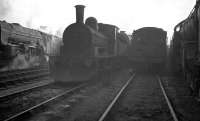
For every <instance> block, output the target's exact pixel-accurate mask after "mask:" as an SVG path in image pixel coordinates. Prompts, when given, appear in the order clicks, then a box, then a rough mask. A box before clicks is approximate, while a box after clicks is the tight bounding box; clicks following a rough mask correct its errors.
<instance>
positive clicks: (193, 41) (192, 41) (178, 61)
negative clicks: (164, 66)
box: [170, 0, 200, 96]
mask: <svg viewBox="0 0 200 121" xmlns="http://www.w3.org/2000/svg"><path fill="white" fill-rule="evenodd" d="M199 2H200V1H199V0H197V2H196V4H195V6H194V8H193V9H192V11H191V13H190V15H189V16H188V17H187V18H186V19H185V20H183V21H182V22H180V23H179V24H177V25H176V26H175V28H174V34H173V38H172V41H171V45H170V57H171V71H172V72H173V73H175V74H177V73H179V74H180V72H181V73H182V74H183V76H184V78H185V80H186V81H187V82H188V85H189V86H190V88H191V91H192V92H193V94H194V96H198V95H199V88H200V56H199V55H200V24H199V23H200V3H199Z"/></svg>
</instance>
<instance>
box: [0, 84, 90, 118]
mask: <svg viewBox="0 0 200 121" xmlns="http://www.w3.org/2000/svg"><path fill="white" fill-rule="evenodd" d="M86 85H87V84H79V85H78V86H74V87H73V88H70V89H67V90H65V91H63V92H62V93H59V94H58V95H56V96H54V97H52V98H50V99H47V100H45V101H43V102H41V103H39V104H37V105H35V106H32V107H30V108H28V109H26V110H24V111H21V112H18V113H16V114H14V115H12V116H10V117H8V118H6V119H3V121H15V120H22V119H24V117H26V118H27V115H26V114H28V113H30V112H33V111H34V110H40V109H42V108H43V106H45V105H48V104H49V103H53V102H54V101H55V102H56V100H57V101H59V99H60V98H61V97H64V96H67V95H69V94H72V93H73V92H75V91H77V90H79V89H81V88H83V87H84V86H86Z"/></svg>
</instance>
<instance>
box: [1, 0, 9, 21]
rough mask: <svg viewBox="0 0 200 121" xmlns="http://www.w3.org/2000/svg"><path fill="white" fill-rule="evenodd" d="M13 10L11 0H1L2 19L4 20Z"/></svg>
mask: <svg viewBox="0 0 200 121" xmlns="http://www.w3.org/2000/svg"><path fill="white" fill-rule="evenodd" d="M10 10H11V4H10V0H0V18H4V17H5V16H6V15H7V14H8V13H9V12H10Z"/></svg>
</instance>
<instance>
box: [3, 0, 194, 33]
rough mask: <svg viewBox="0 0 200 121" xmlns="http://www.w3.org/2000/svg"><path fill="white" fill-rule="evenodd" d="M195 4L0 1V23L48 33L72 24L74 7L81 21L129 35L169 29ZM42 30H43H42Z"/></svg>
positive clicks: (182, 0)
mask: <svg viewBox="0 0 200 121" xmlns="http://www.w3.org/2000/svg"><path fill="white" fill-rule="evenodd" d="M195 2H196V0H0V20H6V21H8V22H15V23H17V22H18V23H20V24H21V25H23V26H26V27H31V28H35V29H38V28H39V27H40V26H48V30H47V31H49V32H51V33H55V32H56V31H57V30H61V31H62V30H63V29H64V28H65V27H66V26H68V25H69V24H71V23H73V22H75V8H74V6H75V5H76V4H84V5H86V8H85V18H87V17H89V16H94V17H96V18H97V20H98V22H102V23H108V24H114V25H117V26H118V27H119V28H120V29H121V30H125V31H127V32H128V33H132V31H133V30H134V29H138V28H141V27H145V26H155V27H160V28H163V29H164V30H166V31H168V32H169V33H172V31H173V27H174V26H175V25H176V24H177V23H178V22H180V21H181V20H183V19H185V18H186V17H187V16H188V15H189V13H190V11H191V10H192V8H193V6H194V5H195ZM43 29H44V28H43Z"/></svg>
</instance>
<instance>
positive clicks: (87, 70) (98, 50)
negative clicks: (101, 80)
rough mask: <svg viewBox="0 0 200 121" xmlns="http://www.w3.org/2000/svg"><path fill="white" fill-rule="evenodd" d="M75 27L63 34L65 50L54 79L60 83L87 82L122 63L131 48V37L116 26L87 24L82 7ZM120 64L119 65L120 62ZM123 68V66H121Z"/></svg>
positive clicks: (70, 26)
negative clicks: (126, 52)
mask: <svg viewBox="0 0 200 121" xmlns="http://www.w3.org/2000/svg"><path fill="white" fill-rule="evenodd" d="M75 7H76V23H73V24H71V25H69V26H68V27H67V28H66V29H65V31H64V33H63V44H64V45H63V46H62V47H61V49H60V56H59V57H58V61H57V62H56V66H54V67H52V69H51V70H53V71H52V75H53V76H54V78H55V79H56V80H59V81H73V82H79V81H85V80H89V79H90V78H91V77H93V76H94V75H96V74H97V73H98V71H99V70H100V69H109V68H112V66H113V64H117V63H118V64H119V62H121V63H123V62H122V61H121V60H123V55H124V53H125V50H126V49H127V48H128V46H129V45H130V39H129V37H128V35H127V34H126V33H125V32H123V31H121V32H119V28H118V27H117V26H115V25H110V24H103V23H98V22H97V19H96V18H94V17H89V18H87V19H86V21H85V23H84V22H83V20H84V7H85V6H83V5H76V6H75ZM117 60H118V61H117ZM119 65H120V64H119Z"/></svg>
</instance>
